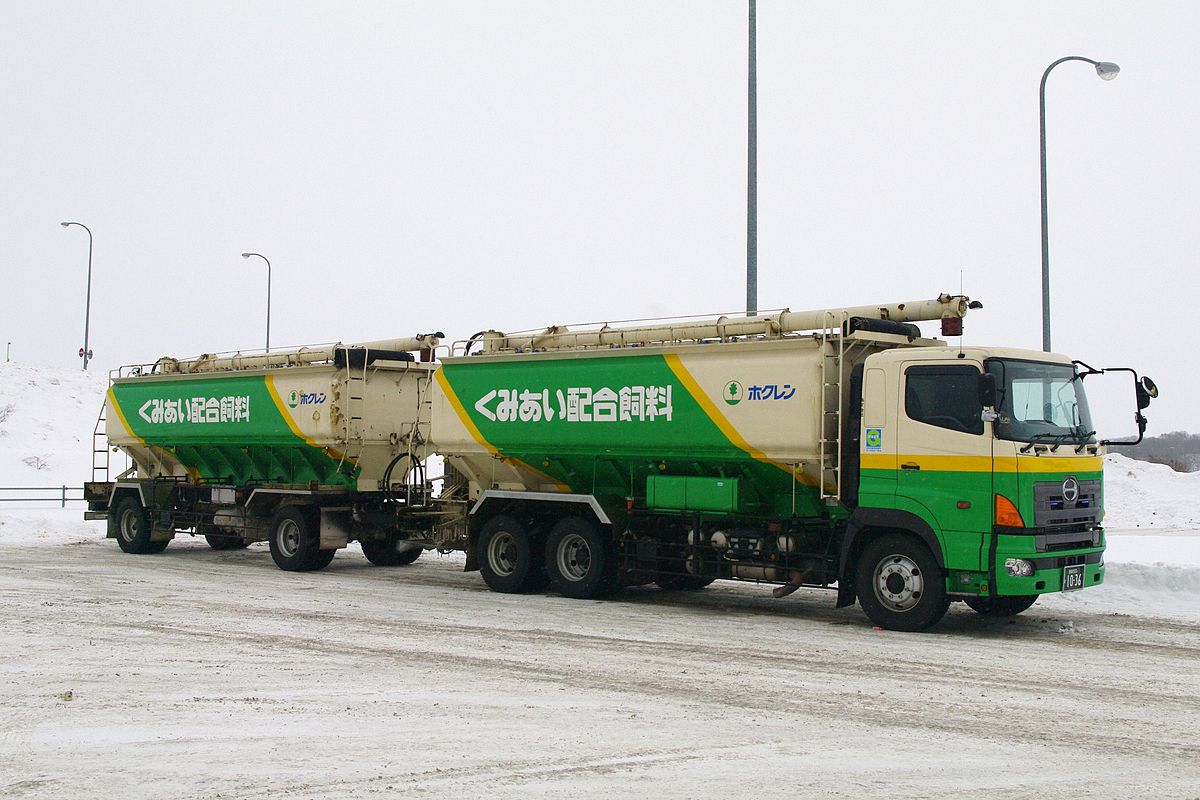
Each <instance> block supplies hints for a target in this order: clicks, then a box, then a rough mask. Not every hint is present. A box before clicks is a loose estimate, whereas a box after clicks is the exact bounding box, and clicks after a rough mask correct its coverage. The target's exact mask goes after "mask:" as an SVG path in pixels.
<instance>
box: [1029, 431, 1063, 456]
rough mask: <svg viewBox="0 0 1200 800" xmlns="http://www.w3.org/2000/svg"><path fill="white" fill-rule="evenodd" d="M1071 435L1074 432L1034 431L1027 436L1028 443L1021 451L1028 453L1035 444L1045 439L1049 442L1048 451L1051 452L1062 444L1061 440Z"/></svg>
mask: <svg viewBox="0 0 1200 800" xmlns="http://www.w3.org/2000/svg"><path fill="white" fill-rule="evenodd" d="M1073 437H1074V434H1070V433H1035V434H1032V435H1031V436H1030V437H1029V444H1027V445H1025V446H1024V447H1022V448H1021V452H1022V453H1028V452H1029V451H1030V450H1032V449H1033V446H1034V445H1035V444H1037V443H1038V442H1040V441H1043V440H1045V441H1047V442H1049V443H1050V452H1051V453H1053V452H1054V451H1055V450H1057V449H1058V448H1059V447H1060V446H1061V445H1062V443H1063V442H1065V441H1067V440H1068V439H1071V438H1073Z"/></svg>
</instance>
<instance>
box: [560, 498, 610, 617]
mask: <svg viewBox="0 0 1200 800" xmlns="http://www.w3.org/2000/svg"><path fill="white" fill-rule="evenodd" d="M546 574H547V575H548V576H549V577H550V582H551V583H553V584H554V587H555V588H556V589H558V591H559V593H560V594H562V595H563V596H564V597H574V598H580V599H586V598H589V597H599V596H601V595H603V594H606V593H608V592H609V591H611V590H612V589H613V588H614V586H615V584H616V581H615V574H616V557H615V554H614V552H613V550H612V548H611V547H610V546H609V544H608V542H606V541H605V539H604V538H603V537H602V536H601V535H600V533H599V532H598V531H597V530H596V527H595V526H594V525H592V524H591V523H590V522H588V521H587V520H585V519H582V518H580V517H567V518H566V519H563V520H560V521H559V522H558V523H557V524H555V526H554V527H553V528H551V529H550V536H549V538H548V539H547V540H546Z"/></svg>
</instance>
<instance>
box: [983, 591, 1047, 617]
mask: <svg viewBox="0 0 1200 800" xmlns="http://www.w3.org/2000/svg"><path fill="white" fill-rule="evenodd" d="M1037 599H1038V596H1037V595H1036V594H1025V595H1015V596H1012V597H968V598H967V605H968V606H970V607H971V608H972V609H974V610H975V611H978V612H979V613H980V614H983V615H984V616H987V617H1015V616H1016V615H1017V614H1020V613H1021V612H1022V611H1024V610H1025V609H1027V608H1029V607H1030V606H1031V605H1033V604H1034V603H1036V602H1037Z"/></svg>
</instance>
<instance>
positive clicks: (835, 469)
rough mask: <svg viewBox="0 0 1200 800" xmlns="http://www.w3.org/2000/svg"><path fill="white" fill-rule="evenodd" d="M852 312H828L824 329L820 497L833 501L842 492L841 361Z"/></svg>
mask: <svg viewBox="0 0 1200 800" xmlns="http://www.w3.org/2000/svg"><path fill="white" fill-rule="evenodd" d="M848 321H849V315H848V314H847V313H846V312H844V311H843V312H841V313H840V315H839V314H836V313H835V312H832V311H827V312H825V325H824V327H823V328H822V329H821V333H820V342H821V477H820V487H819V490H820V493H821V499H822V500H824V501H825V502H826V503H833V502H835V501H837V500H839V499H841V496H842V419H843V414H842V412H843V408H842V403H843V393H842V364H843V361H844V357H845V354H846V351H845V331H846V327H845V326H846V323H847V322H848Z"/></svg>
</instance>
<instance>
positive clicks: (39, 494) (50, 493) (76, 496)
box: [0, 486, 86, 508]
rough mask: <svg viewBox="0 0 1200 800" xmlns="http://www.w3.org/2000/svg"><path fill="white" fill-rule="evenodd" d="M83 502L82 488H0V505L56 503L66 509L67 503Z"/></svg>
mask: <svg viewBox="0 0 1200 800" xmlns="http://www.w3.org/2000/svg"><path fill="white" fill-rule="evenodd" d="M16 493H20V495H17V496H14V495H15V494H16ZM83 502H86V501H85V500H84V499H83V487H82V486H0V503H58V504H59V506H60V507H62V508H66V507H67V503H83Z"/></svg>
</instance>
